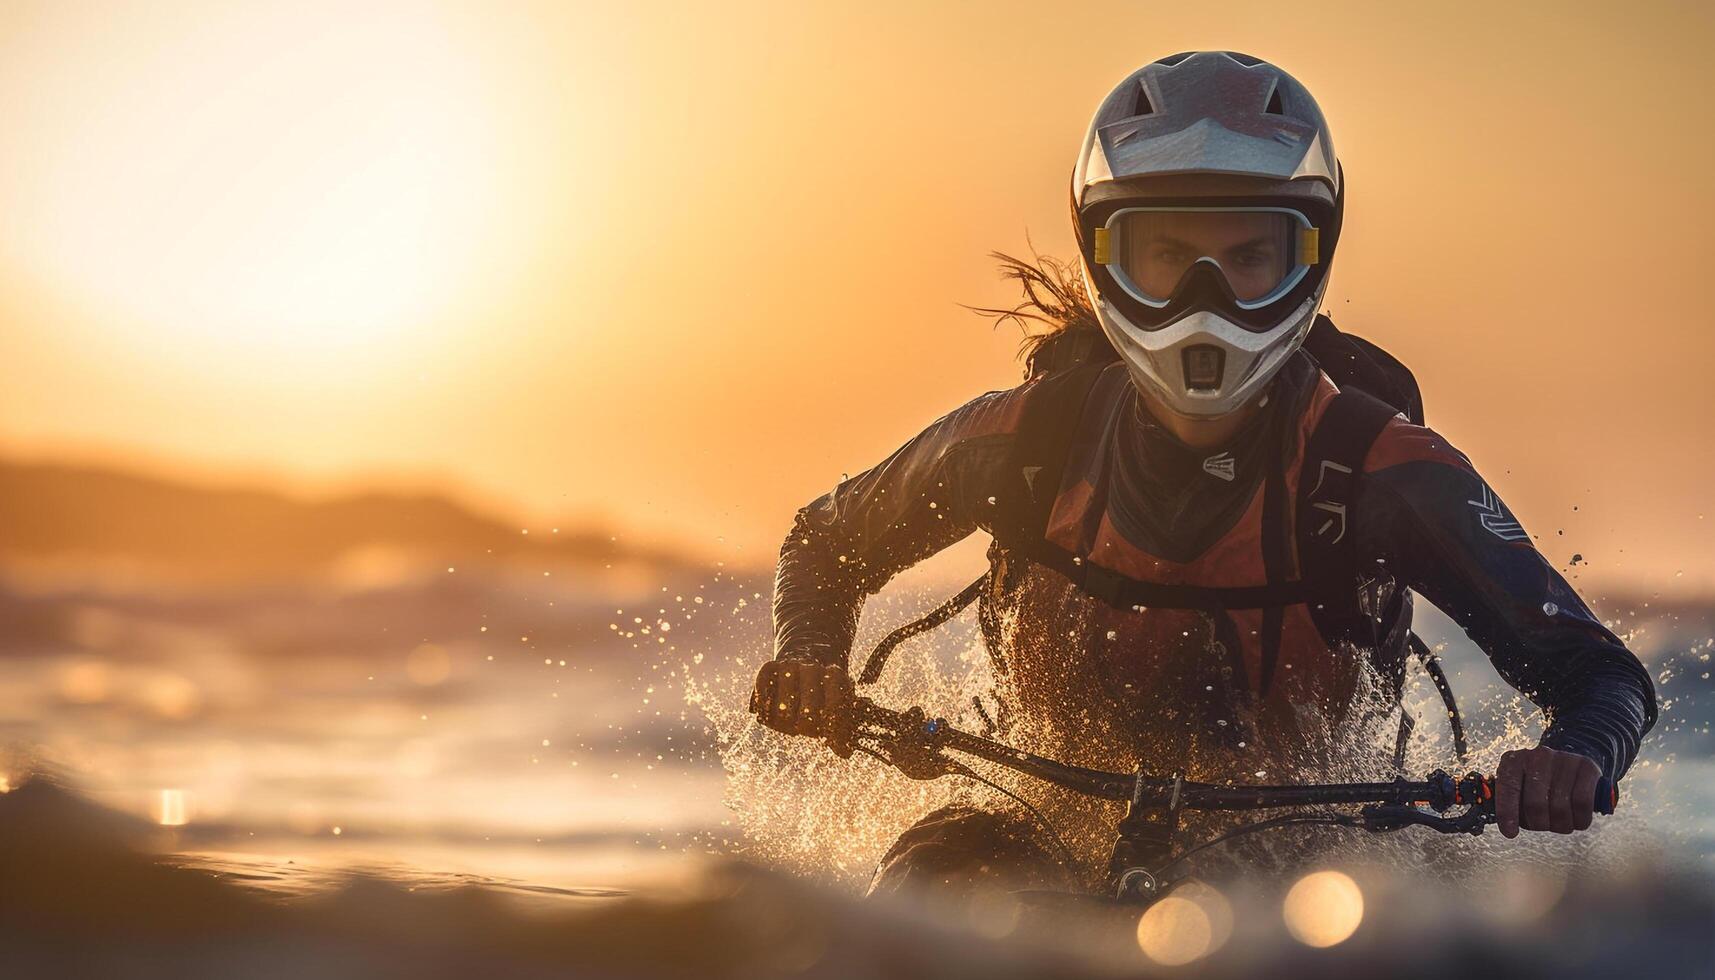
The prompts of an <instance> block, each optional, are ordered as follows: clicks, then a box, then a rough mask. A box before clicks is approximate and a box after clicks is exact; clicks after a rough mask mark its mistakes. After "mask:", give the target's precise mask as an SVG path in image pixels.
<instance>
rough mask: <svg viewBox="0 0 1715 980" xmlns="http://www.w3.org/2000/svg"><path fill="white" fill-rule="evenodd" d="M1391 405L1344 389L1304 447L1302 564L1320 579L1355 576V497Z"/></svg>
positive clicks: (1300, 516)
mask: <svg viewBox="0 0 1715 980" xmlns="http://www.w3.org/2000/svg"><path fill="white" fill-rule="evenodd" d="M1398 415H1399V410H1398V409H1396V408H1394V407H1393V406H1392V405H1389V404H1388V403H1386V402H1384V401H1382V400H1381V399H1379V398H1375V397H1374V396H1371V395H1369V394H1366V393H1365V392H1363V391H1360V390H1358V389H1357V388H1351V387H1347V388H1342V389H1340V392H1339V394H1337V395H1335V396H1334V399H1333V401H1331V402H1329V403H1328V407H1327V408H1326V409H1325V410H1324V411H1323V413H1322V418H1321V420H1320V421H1318V422H1317V424H1316V429H1315V431H1314V432H1312V433H1311V434H1310V439H1309V441H1308V442H1307V443H1306V444H1305V446H1304V459H1303V463H1302V468H1301V469H1300V471H1299V474H1298V510H1297V515H1296V516H1297V520H1296V522H1295V524H1296V527H1297V529H1298V533H1297V538H1298V566H1299V568H1300V569H1309V568H1314V569H1317V572H1316V575H1317V577H1318V578H1326V577H1329V576H1335V577H1338V578H1340V579H1341V580H1343V579H1344V578H1345V575H1344V573H1347V572H1349V573H1351V574H1352V575H1356V573H1357V571H1358V560H1357V557H1356V555H1355V553H1354V551H1353V547H1354V544H1355V542H1354V539H1353V535H1351V534H1350V533H1348V532H1349V531H1350V528H1349V526H1348V523H1349V520H1350V518H1351V508H1352V499H1353V496H1354V493H1355V491H1356V490H1357V485H1358V481H1359V474H1361V473H1362V472H1363V468H1364V458H1365V457H1366V456H1368V455H1369V454H1370V447H1371V446H1372V445H1374V444H1375V441H1376V438H1377V437H1378V436H1380V435H1381V432H1382V429H1383V428H1385V427H1386V426H1387V424H1388V422H1389V421H1391V420H1393V419H1394V418H1395V417H1396V416H1398Z"/></svg>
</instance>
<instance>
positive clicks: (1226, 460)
mask: <svg viewBox="0 0 1715 980" xmlns="http://www.w3.org/2000/svg"><path fill="white" fill-rule="evenodd" d="M1234 465H1235V461H1234V459H1233V458H1232V457H1231V456H1228V455H1227V454H1226V453H1224V452H1221V453H1216V454H1215V455H1213V456H1210V457H1209V458H1208V459H1205V460H1203V472H1205V473H1207V474H1209V475H1210V476H1218V477H1220V478H1221V479H1223V480H1225V481H1227V482H1228V483H1231V482H1233V477H1234V476H1236V475H1237V473H1236V471H1235V469H1234Z"/></svg>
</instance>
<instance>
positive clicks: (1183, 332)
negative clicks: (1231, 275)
mask: <svg viewBox="0 0 1715 980" xmlns="http://www.w3.org/2000/svg"><path fill="white" fill-rule="evenodd" d="M1084 288H1085V289H1086V291H1088V292H1089V294H1090V302H1091V305H1092V306H1094V307H1095V311H1096V319H1097V321H1099V322H1100V323H1101V325H1102V332H1103V333H1104V334H1106V335H1107V337H1108V340H1109V342H1111V343H1112V344H1113V345H1114V349H1115V350H1117V351H1119V354H1120V359H1121V360H1123V361H1124V362H1125V365H1126V370H1127V372H1129V373H1130V375H1131V380H1132V384H1134V385H1136V386H1137V387H1138V389H1139V390H1140V391H1145V392H1148V393H1149V394H1151V395H1153V396H1154V397H1155V398H1156V399H1158V400H1159V401H1161V402H1163V403H1164V404H1166V405H1167V407H1168V408H1170V409H1172V410H1173V412H1174V413H1176V414H1178V415H1183V416H1186V417H1188V418H1216V417H1219V416H1222V415H1226V414H1228V413H1230V412H1234V411H1237V410H1238V409H1240V408H1243V407H1244V406H1245V404H1246V403H1247V402H1249V401H1250V400H1251V399H1252V398H1253V397H1255V396H1256V395H1258V394H1259V393H1261V391H1262V390H1263V388H1265V387H1266V386H1267V385H1268V383H1269V381H1271V380H1273V378H1274V375H1275V372H1277V371H1279V370H1280V367H1281V365H1282V364H1284V363H1286V359H1287V358H1288V357H1290V356H1291V355H1292V353H1293V352H1294V351H1296V350H1297V349H1298V348H1299V346H1300V345H1301V344H1303V342H1304V336H1305V334H1307V333H1309V332H1310V325H1311V324H1312V323H1313V322H1314V321H1315V319H1316V307H1317V304H1318V303H1319V302H1320V300H1321V291H1320V290H1318V291H1317V293H1316V294H1315V295H1313V296H1311V297H1310V298H1308V299H1306V300H1305V301H1304V302H1303V303H1301V304H1300V305H1299V307H1298V308H1297V309H1296V310H1295V311H1294V312H1293V314H1292V315H1291V316H1289V317H1288V318H1287V319H1286V320H1285V321H1283V322H1282V323H1280V324H1279V325H1278V326H1276V327H1274V328H1273V329H1272V330H1269V331H1267V332H1264V333H1257V332H1255V331H1251V330H1247V329H1245V328H1244V327H1241V326H1239V325H1238V324H1236V323H1233V322H1232V321H1231V320H1228V319H1226V318H1225V317H1223V316H1221V315H1220V314H1218V313H1214V312H1211V311H1208V310H1202V311H1199V312H1196V313H1192V314H1191V315H1189V316H1186V317H1184V318H1182V319H1179V320H1176V321H1174V322H1173V323H1172V324H1170V325H1168V326H1166V327H1163V328H1161V329H1159V330H1143V329H1140V328H1138V327H1137V326H1136V325H1134V324H1132V323H1131V322H1130V321H1128V320H1127V319H1126V318H1125V315H1124V314H1122V313H1120V312H1119V311H1118V310H1117V309H1115V308H1114V307H1113V306H1112V305H1111V304H1109V303H1108V302H1107V301H1106V300H1104V299H1103V298H1102V297H1101V296H1100V295H1098V294H1097V293H1096V291H1095V290H1094V289H1093V288H1091V287H1090V280H1089V276H1088V274H1087V273H1086V275H1085V277H1084ZM1200 361H1201V362H1209V361H1212V362H1213V364H1212V366H1211V367H1210V368H1208V369H1205V373H1204V374H1203V375H1202V376H1201V377H1199V376H1198V368H1199V366H1200V365H1199V363H1198V362H1200ZM1211 379H1212V380H1213V383H1212V384H1211V383H1199V382H1207V381H1209V380H1211Z"/></svg>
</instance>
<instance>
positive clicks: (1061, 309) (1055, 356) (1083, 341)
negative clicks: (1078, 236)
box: [961, 248, 1119, 378]
mask: <svg viewBox="0 0 1715 980" xmlns="http://www.w3.org/2000/svg"><path fill="white" fill-rule="evenodd" d="M1030 254H1031V258H1030V259H1028V260H1026V259H1020V258H1017V257H1015V256H1012V255H1008V254H1006V253H1005V252H990V253H989V255H990V257H992V258H994V259H995V260H997V261H998V262H999V263H1000V274H1001V278H1003V279H1014V280H1017V281H1018V286H1019V290H1020V291H1021V292H1023V293H1024V298H1023V299H1021V300H1020V301H1019V302H1018V304H1017V305H1015V306H1012V307H1010V308H999V307H985V306H966V307H965V308H966V309H968V310H971V311H972V312H974V313H977V314H980V315H982V316H986V317H991V318H993V320H994V322H995V326H997V327H998V326H1000V325H1001V324H1004V323H1012V324H1016V325H1017V326H1018V328H1019V329H1020V330H1021V331H1023V333H1024V338H1023V339H1022V340H1021V341H1020V342H1019V345H1018V356H1019V358H1020V359H1021V360H1022V361H1024V376H1025V377H1026V378H1029V377H1034V376H1035V375H1038V374H1042V373H1044V372H1046V371H1051V370H1058V369H1059V368H1063V367H1070V366H1071V365H1072V363H1074V362H1076V361H1080V360H1085V359H1088V358H1092V357H1099V358H1101V359H1103V360H1111V359H1115V358H1117V357H1118V356H1119V355H1118V354H1116V353H1115V352H1114V350H1113V346H1112V345H1111V344H1109V343H1108V339H1107V337H1106V336H1105V335H1104V334H1103V333H1102V327H1101V324H1100V323H1099V322H1097V320H1096V311H1095V310H1094V309H1093V308H1092V307H1091V306H1090V299H1089V295H1088V294H1087V293H1085V292H1084V279H1083V274H1082V272H1081V271H1080V270H1079V269H1078V267H1077V265H1076V264H1074V263H1071V262H1062V261H1061V260H1059V259H1056V258H1054V257H1053V256H1051V255H1042V254H1040V253H1038V252H1037V251H1036V250H1035V249H1034V248H1033V249H1031V253H1030ZM961 305H963V304H961ZM1033 327H1035V329H1033Z"/></svg>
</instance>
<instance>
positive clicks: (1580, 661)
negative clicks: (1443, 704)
mask: <svg viewBox="0 0 1715 980" xmlns="http://www.w3.org/2000/svg"><path fill="white" fill-rule="evenodd" d="M1364 470H1365V478H1364V480H1363V481H1362V482H1361V487H1362V489H1361V490H1360V496H1359V498H1358V500H1357V501H1355V505H1356V506H1357V507H1358V513H1359V515H1360V516H1359V517H1358V520H1359V522H1360V527H1361V528H1362V529H1363V530H1362V531H1360V540H1362V539H1363V538H1368V539H1369V540H1370V542H1371V545H1372V547H1371V548H1370V549H1369V551H1370V553H1373V554H1379V555H1381V556H1382V560H1383V561H1384V562H1386V563H1387V565H1388V566H1389V568H1390V569H1391V571H1392V574H1393V575H1394V577H1396V578H1398V579H1401V580H1403V581H1404V582H1405V583H1406V584H1408V585H1409V586H1411V587H1412V588H1413V589H1414V590H1416V591H1417V592H1419V593H1421V594H1422V595H1423V596H1424V598H1426V599H1428V600H1429V601H1430V602H1433V603H1434V604H1435V605H1436V606H1437V607H1438V608H1440V609H1441V610H1442V611H1443V612H1445V613H1446V614H1447V615H1448V616H1450V617H1452V618H1453V620H1454V621H1455V622H1457V623H1458V624H1459V626H1460V627H1461V628H1462V629H1463V630H1464V631H1465V633H1466V634H1467V635H1468V636H1470V637H1471V639H1472V640H1473V641H1474V642H1476V643H1477V645H1478V646H1480V647H1482V649H1483V651H1484V652H1485V653H1487V654H1488V656H1489V659H1490V660H1491V661H1492V662H1493V663H1494V665H1495V669H1496V670H1497V671H1498V672H1499V673H1500V675H1501V677H1502V678H1503V679H1504V680H1506V682H1507V683H1508V684H1511V685H1512V686H1513V687H1514V688H1517V689H1518V690H1519V691H1520V692H1521V693H1523V694H1524V695H1525V696H1527V697H1529V698H1530V699H1531V701H1533V702H1535V703H1536V705H1537V706H1538V707H1540V708H1541V709H1542V711H1543V714H1544V717H1545V720H1546V723H1547V727H1546V729H1545V730H1544V732H1543V735H1542V744H1543V745H1545V746H1548V747H1550V748H1554V749H1561V750H1564V751H1570V752H1577V753H1579V754H1581V755H1585V756H1588V757H1589V758H1591V759H1593V760H1595V761H1596V763H1597V765H1599V766H1600V767H1601V768H1602V771H1603V773H1604V774H1606V775H1607V776H1608V777H1609V778H1611V779H1614V780H1618V779H1619V777H1620V776H1622V775H1624V774H1625V772H1626V770H1627V769H1628V768H1629V767H1630V766H1631V764H1632V760H1633V759H1634V758H1635V757H1636V756H1637V753H1638V744H1639V742H1640V741H1641V740H1642V739H1643V737H1644V735H1645V733H1647V732H1648V731H1649V729H1650V727H1651V726H1652V725H1654V724H1655V719H1656V698H1655V688H1654V685H1653V684H1651V682H1650V677H1649V674H1648V672H1647V671H1645V670H1644V668H1643V665H1642V664H1640V663H1639V662H1638V659H1637V657H1635V656H1633V655H1632V653H1631V651H1629V650H1627V649H1626V647H1625V645H1624V644H1623V643H1621V642H1620V640H1619V639H1618V638H1617V637H1616V636H1614V634H1613V633H1612V632H1610V631H1609V630H1608V629H1607V628H1606V627H1604V626H1603V625H1602V623H1601V621H1600V620H1598V619H1597V618H1596V617H1595V615H1593V614H1592V613H1591V611H1590V609H1589V607H1588V606H1586V605H1585V604H1584V601H1583V600H1582V599H1580V598H1579V596H1578V594H1577V593H1576V592H1574V591H1573V590H1572V587H1571V586H1570V585H1568V584H1567V583H1566V580H1565V579H1564V578H1562V577H1561V575H1560V574H1559V573H1558V572H1556V571H1555V569H1554V567H1553V566H1552V565H1550V564H1549V562H1548V560H1547V559H1545V558H1544V557H1543V556H1542V554H1541V553H1540V552H1539V551H1537V549H1536V547H1535V546H1534V545H1533V544H1532V543H1531V539H1530V535H1529V534H1528V533H1526V532H1525V530H1524V528H1523V527H1521V526H1520V525H1519V522H1518V520H1517V519H1516V518H1514V517H1513V515H1512V512H1511V511H1509V510H1508V509H1507V507H1506V505H1505V504H1503V503H1502V502H1501V500H1500V498H1499V497H1498V496H1496V494H1495V492H1494V490H1493V489H1491V488H1490V487H1489V485H1488V484H1487V483H1486V482H1485V481H1484V480H1483V478H1482V477H1481V476H1480V475H1478V473H1477V471H1476V469H1475V468H1473V467H1472V465H1471V463H1470V461H1469V460H1468V459H1467V458H1466V457H1465V456H1464V454H1462V453H1460V452H1459V451H1458V450H1457V449H1454V448H1453V447H1452V446H1451V445H1449V444H1448V443H1447V442H1446V440H1444V439H1442V438H1441V437H1440V436H1439V435H1438V434H1436V433H1435V432H1434V431H1433V430H1430V429H1427V428H1424V427H1422V426H1416V425H1410V424H1409V423H1406V422H1405V421H1404V420H1403V419H1396V420H1395V421H1393V422H1391V423H1389V425H1388V427H1387V429H1385V430H1384V431H1383V433H1382V436H1381V437H1380V438H1378V439H1377V441H1376V444H1375V445H1374V446H1373V447H1372V448H1371V451H1370V455H1369V457H1368V459H1367V460H1366V462H1365V466H1364Z"/></svg>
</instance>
